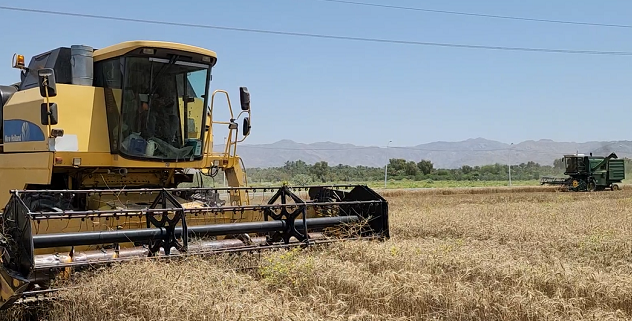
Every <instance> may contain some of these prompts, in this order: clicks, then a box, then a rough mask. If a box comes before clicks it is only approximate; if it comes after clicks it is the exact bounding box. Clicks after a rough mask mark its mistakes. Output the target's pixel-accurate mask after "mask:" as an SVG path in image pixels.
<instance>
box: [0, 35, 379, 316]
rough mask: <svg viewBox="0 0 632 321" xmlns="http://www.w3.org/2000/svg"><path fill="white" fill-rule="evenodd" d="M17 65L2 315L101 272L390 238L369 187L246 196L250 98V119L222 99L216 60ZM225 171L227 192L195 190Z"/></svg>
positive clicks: (5, 167) (1, 199) (78, 57)
mask: <svg viewBox="0 0 632 321" xmlns="http://www.w3.org/2000/svg"><path fill="white" fill-rule="evenodd" d="M14 58H15V59H14V64H13V65H14V67H15V68H18V69H20V70H21V81H20V82H18V83H16V84H13V85H11V86H0V100H1V103H2V105H0V107H1V108H0V116H1V117H2V122H1V124H2V126H1V127H0V133H1V135H0V137H1V138H2V142H0V206H4V208H2V209H0V211H1V212H2V213H1V216H0V232H1V233H0V259H1V262H0V263H1V264H0V309H4V308H7V307H9V306H11V305H12V304H14V303H15V302H16V301H21V302H24V301H27V299H28V298H30V297H33V296H39V295H41V294H44V293H48V292H53V291H55V289H56V287H55V285H54V283H55V282H53V281H54V279H55V278H57V277H59V276H61V277H62V278H67V277H68V276H69V275H71V273H70V272H73V271H81V270H82V269H85V268H89V267H92V266H99V265H104V264H110V263H114V262H125V261H128V260H134V259H139V258H150V259H161V258H173V257H181V256H186V255H203V254H213V253H222V252H235V251H258V250H264V249H273V248H287V247H293V246H309V245H313V244H320V243H327V242H332V241H336V240H340V239H386V238H388V237H389V229H388V203H387V202H386V200H385V199H384V198H382V197H381V196H380V195H378V194H377V193H376V192H375V191H373V190H372V189H370V188H369V187H367V186H363V185H348V186H347V185H335V186H303V187H296V186H286V185H283V186H278V187H267V188H253V187H248V186H247V184H246V181H247V180H246V174H245V170H244V168H243V161H242V159H241V158H240V157H239V156H238V154H237V146H238V143H240V142H242V141H244V139H245V138H246V137H247V136H248V135H249V134H250V130H251V122H250V117H251V109H250V93H249V92H248V89H247V88H246V87H240V88H239V100H240V110H238V113H236V112H234V110H233V107H232V105H231V101H230V98H229V95H228V92H226V91H223V90H215V91H213V92H212V93H210V80H211V69H212V67H213V66H214V65H215V63H216V61H217V57H216V54H215V52H213V51H210V50H207V49H203V48H199V47H194V46H189V45H184V44H178V43H170V42H157V41H130V42H123V43H120V44H116V45H113V46H110V47H106V48H102V49H97V50H94V49H92V48H91V47H88V46H83V45H77V46H71V47H70V48H66V47H61V48H57V49H54V50H51V51H48V52H45V53H42V54H40V55H38V56H36V57H33V58H32V60H31V62H30V64H29V65H28V66H27V65H26V64H25V63H24V57H23V56H21V55H16V56H15V57H14ZM71 62H72V63H71ZM217 96H225V97H226V100H227V106H228V109H229V113H230V119H229V120H227V121H222V120H218V119H216V118H214V117H213V115H214V109H215V107H214V106H215V99H216V97H217ZM207 106H208V107H207ZM223 126H226V127H227V128H228V135H227V139H226V143H225V146H224V148H223V149H222V150H220V151H214V150H213V129H214V128H218V127H220V128H221V127H223ZM240 132H241V136H243V137H242V138H241V139H240V138H239V136H240ZM219 172H221V173H222V174H223V175H225V178H226V182H227V185H228V187H221V188H219V187H204V184H206V183H205V182H208V180H203V179H199V180H198V183H200V184H201V185H200V186H197V187H187V185H191V184H192V183H193V182H194V178H195V177H196V176H198V178H202V177H203V176H210V177H211V178H213V177H215V176H216V175H218V173H219ZM207 185H208V184H207ZM2 191H5V192H2Z"/></svg>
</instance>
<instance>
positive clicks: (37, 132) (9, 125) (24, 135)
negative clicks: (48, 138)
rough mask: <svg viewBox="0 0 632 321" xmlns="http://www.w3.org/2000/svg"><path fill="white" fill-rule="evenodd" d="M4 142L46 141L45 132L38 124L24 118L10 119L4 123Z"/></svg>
mask: <svg viewBox="0 0 632 321" xmlns="http://www.w3.org/2000/svg"><path fill="white" fill-rule="evenodd" d="M2 127H3V129H4V142H5V143H17V142H41V141H44V140H45V138H44V132H43V131H42V129H41V128H40V127H39V126H37V125H36V124H34V123H32V122H30V121H26V120H22V119H10V120H5V121H4V123H3V126H2Z"/></svg>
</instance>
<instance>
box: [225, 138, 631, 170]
mask: <svg viewBox="0 0 632 321" xmlns="http://www.w3.org/2000/svg"><path fill="white" fill-rule="evenodd" d="M219 148H221V146H216V150H218V149H219ZM386 152H387V150H386V148H384V147H381V148H380V147H377V146H356V145H352V144H338V143H333V142H322V143H313V144H303V143H297V142H294V141H291V140H281V141H278V142H276V143H273V144H261V145H248V144H243V145H239V146H238V148H237V153H238V154H239V155H240V156H241V157H242V158H243V160H244V163H245V164H246V166H247V167H275V166H282V165H283V164H284V163H285V162H286V161H291V160H299V159H300V160H303V161H305V162H307V163H309V164H313V163H315V162H318V161H327V162H328V163H329V165H332V166H334V165H338V164H345V165H352V166H358V165H364V166H375V167H380V166H384V163H385V160H386V157H387V154H386ZM576 152H579V153H585V154H588V153H590V152H592V153H593V154H595V155H608V154H609V153H611V152H615V153H617V155H618V156H619V157H632V141H614V142H585V143H574V142H555V141H552V140H548V139H542V140H538V141H533V140H529V141H524V142H521V143H518V144H514V145H513V146H511V145H509V144H505V143H501V142H497V141H493V140H487V139H484V138H475V139H468V140H465V141H460V142H432V143H428V144H421V145H417V146H406V147H402V146H397V147H390V148H389V149H388V158H404V159H407V160H414V161H419V160H421V159H428V160H430V161H432V162H433V163H434V164H435V168H457V167H461V166H462V165H471V166H476V165H486V164H493V163H502V164H506V163H508V162H509V161H510V160H511V163H512V164H519V163H523V162H528V161H534V162H537V163H540V164H542V165H552V164H553V160H554V159H555V158H560V157H562V155H563V154H574V153H576Z"/></svg>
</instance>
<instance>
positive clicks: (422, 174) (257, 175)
mask: <svg viewBox="0 0 632 321" xmlns="http://www.w3.org/2000/svg"><path fill="white" fill-rule="evenodd" d="M625 163H626V164H625V167H626V172H627V171H629V170H631V169H632V166H630V165H632V160H631V159H628V158H625ZM247 173H248V180H249V181H250V182H282V181H288V182H290V181H291V182H294V183H297V184H309V183H327V182H358V181H363V182H367V181H379V180H383V179H384V167H369V166H350V165H343V164H338V165H334V166H332V165H329V163H327V162H326V161H320V162H316V163H314V164H307V163H306V162H304V161H302V160H297V161H287V162H285V164H284V165H283V166H280V167H272V168H250V169H248V170H247ZM563 175H564V161H563V159H562V158H559V159H555V160H554V162H553V165H552V166H551V165H541V164H538V163H536V162H532V161H530V162H526V163H521V164H517V165H512V166H511V178H512V180H522V181H525V180H538V179H540V177H542V176H563ZM508 176H509V166H508V165H507V164H499V163H496V164H489V165H483V166H470V165H463V166H461V167H459V168H436V167H435V165H434V164H433V163H432V162H431V161H429V160H425V159H422V160H420V161H418V162H415V161H411V160H406V159H401V158H392V159H390V160H389V163H388V178H389V179H392V180H402V179H408V180H414V181H422V180H433V181H504V180H507V179H508Z"/></svg>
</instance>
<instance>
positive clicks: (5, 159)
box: [0, 152, 53, 212]
mask: <svg viewBox="0 0 632 321" xmlns="http://www.w3.org/2000/svg"><path fill="white" fill-rule="evenodd" d="M52 164H53V153H49V152H42V153H22V154H0V204H2V205H0V212H1V211H2V209H3V208H4V207H5V206H6V204H7V202H8V201H9V198H10V196H11V195H10V194H9V192H10V191H11V190H18V189H24V188H25V187H26V185H27V184H50V179H51V174H52V171H53V169H52Z"/></svg>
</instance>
